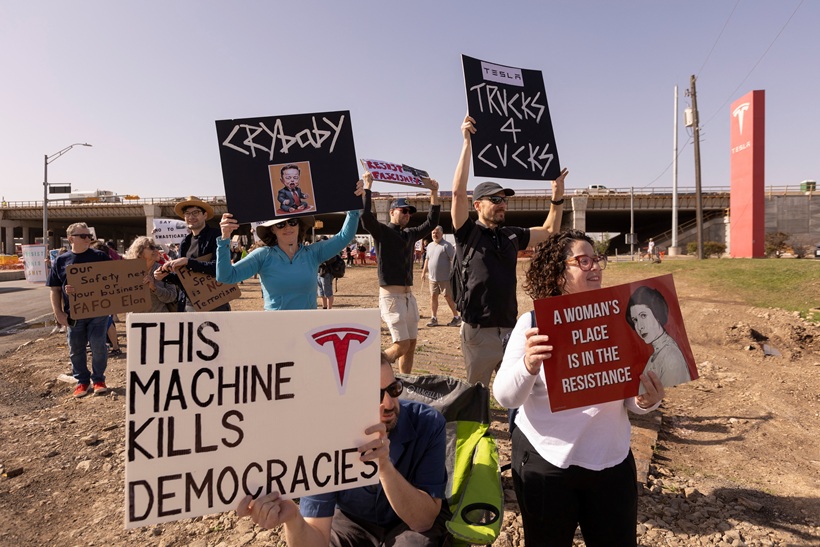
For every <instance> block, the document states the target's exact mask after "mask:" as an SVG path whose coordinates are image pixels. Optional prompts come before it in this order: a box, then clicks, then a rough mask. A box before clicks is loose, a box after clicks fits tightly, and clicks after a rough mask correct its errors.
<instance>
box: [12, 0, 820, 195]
mask: <svg viewBox="0 0 820 547" xmlns="http://www.w3.org/2000/svg"><path fill="white" fill-rule="evenodd" d="M795 10H797V11H796V13H795ZM792 15H793V17H792ZM790 17H792V18H791V21H790V22H789V23H788V25H786V26H785V29H784V28H783V26H784V25H785V24H786V22H787V21H788V20H789V18H790ZM727 21H728V22H727ZM818 27H820V2H815V1H813V0H803V1H802V2H801V0H779V1H752V0H742V1H739V2H738V1H737V0H725V1H724V0H708V1H701V0H691V1H687V2H665V1H659V0H654V1H624V2H620V1H614V0H612V1H607V2H584V1H567V2H552V1H539V2H505V3H502V2H488V1H469V2H468V1H451V2H450V1H435V2H432V1H424V0H422V1H416V2H403V3H398V2H383V1H382V2H356V1H351V2H314V1H298V2H287V3H286V2H277V1H265V2H263V1H258V0H249V1H234V2H227V1H223V2H216V1H210V0H203V1H196V2H195V1H188V0H185V1H171V0H164V1H155V0H148V1H141V2H126V1H121V2H111V1H109V0H105V1H84V0H77V1H74V2H57V1H37V2H20V1H14V0H0V67H2V79H0V194H2V196H3V197H4V198H5V199H6V200H10V201H12V200H40V199H42V190H43V187H42V181H43V155H44V154H53V153H54V152H57V151H58V150H60V149H62V148H64V147H65V146H68V145H69V144H72V143H75V142H88V143H91V144H92V145H93V148H75V149H73V150H71V151H70V152H69V153H68V154H66V155H65V156H63V157H61V158H60V159H59V160H56V161H55V162H54V163H52V164H51V165H50V166H49V182H52V183H61V182H67V183H71V184H72V185H73V187H74V189H75V190H91V189H96V188H100V189H106V190H113V191H115V192H118V193H121V194H138V195H140V196H142V197H161V196H184V195H189V194H197V195H222V194H224V187H223V183H222V174H221V170H220V164H219V152H218V147H217V140H216V132H215V128H214V121H215V120H218V119H226V118H241V117H255V116H272V115H284V114H297V113H306V112H323V111H332V110H350V111H351V121H352V124H353V132H354V137H355V141H356V153H357V155H358V157H360V158H361V157H369V158H376V159H384V160H389V161H397V162H404V163H408V164H410V165H413V166H416V167H419V168H422V169H426V170H428V171H429V172H430V173H431V176H433V177H434V178H436V179H438V180H439V182H440V183H441V185H442V188H443V189H449V187H450V185H451V183H452V176H453V170H454V168H455V164H456V161H457V158H458V154H459V151H460V147H461V136H460V132H459V126H460V123H461V120H462V118H463V117H464V114H465V112H466V99H465V92H464V85H463V79H462V72H461V61H460V55H461V54H462V53H464V54H467V55H470V56H472V57H477V58H480V59H484V60H487V61H491V62H495V63H498V64H505V65H511V66H517V67H523V68H530V69H538V70H541V71H543V73H544V79H545V84H546V89H547V94H548V100H549V106H550V112H551V115H552V119H553V125H554V130H555V136H556V143H557V147H558V151H559V154H560V157H561V163H562V165H563V166H566V167H569V169H570V176H569V178H568V179H567V184H568V186H569V187H570V188H578V187H584V186H587V185H589V184H604V185H606V186H609V187H613V188H629V187H630V186H634V187H635V188H647V187H651V188H669V187H671V183H672V171H671V169H668V168H669V167H670V165H671V162H672V155H673V148H672V138H673V115H674V111H673V89H674V86H675V85H678V86H679V88H680V99H679V100H680V110H681V113H680V119H681V123H680V130H679V143H680V148H681V151H680V159H679V184H680V186H681V187H693V186H694V167H693V165H694V160H693V149H692V145H691V139H690V138H689V132H688V130H686V129H685V128H684V127H683V123H682V111H683V108H685V107H686V106H688V104H689V101H688V99H687V98H686V97H685V93H684V92H685V90H686V89H688V87H689V77H690V75H692V74H697V76H698V81H697V90H698V106H699V110H700V116H701V123H702V126H703V130H702V148H701V155H702V176H703V185H704V186H705V187H718V186H722V187H726V186H728V185H729V175H730V173H729V120H730V113H729V104H730V103H731V102H732V101H734V100H736V99H737V98H739V97H740V96H742V95H744V94H745V93H747V92H748V91H751V90H753V89H764V90H766V111H767V119H766V138H767V153H766V184H767V185H774V186H785V185H794V186H796V185H798V184H799V183H800V181H802V180H804V179H817V178H820V146H818V145H819V144H820V137H818V128H820V107H818V106H817V104H816V103H817V101H818V89H820V85H818V84H819V83H820V70H818V59H820V40H818V38H817V29H818ZM781 29H782V33H780V32H781ZM778 33H780V35H779V36H778ZM718 37H720V38H719V39H718ZM767 49H768V51H767ZM755 64H757V66H756V68H754V70H753V71H752V68H753V67H755ZM750 71H752V72H751V74H750V75H749V72H750ZM747 75H748V78H747V79H746V80H745V82H744V78H746V77H747ZM738 86H739V87H738ZM687 142H688V143H689V144H687ZM477 182H479V181H477V180H472V179H471V181H470V187H473V186H474V185H475V184H477ZM379 184H380V183H377V186H376V189H382V188H379ZM510 185H511V186H513V187H514V188H537V187H539V185H540V183H533V182H514V181H513V182H511V183H510ZM385 188H386V186H385ZM395 189H396V190H401V188H395Z"/></svg>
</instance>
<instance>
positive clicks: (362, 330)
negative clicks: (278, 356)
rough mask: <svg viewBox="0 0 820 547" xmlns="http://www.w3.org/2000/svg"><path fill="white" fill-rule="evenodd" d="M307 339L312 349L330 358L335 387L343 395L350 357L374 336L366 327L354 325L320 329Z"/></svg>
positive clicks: (365, 345)
mask: <svg viewBox="0 0 820 547" xmlns="http://www.w3.org/2000/svg"><path fill="white" fill-rule="evenodd" d="M307 339H308V341H309V342H310V343H311V344H312V345H313V347H314V349H316V350H318V351H320V352H321V353H324V354H325V355H327V356H328V357H329V358H330V363H331V364H332V365H333V373H334V375H335V377H336V386H337V387H338V389H339V393H344V392H345V387H346V386H347V375H348V373H349V372H350V368H349V367H348V365H349V363H350V357H351V356H352V355H353V354H354V353H356V352H357V351H360V350H362V349H364V348H366V347H367V346H368V345H370V343H371V342H372V341H373V340H374V339H375V336H373V333H372V332H371V331H370V330H369V329H367V328H366V327H362V326H361V325H356V326H339V327H330V328H328V327H322V328H320V329H317V330H315V331H312V332H309V333H307Z"/></svg>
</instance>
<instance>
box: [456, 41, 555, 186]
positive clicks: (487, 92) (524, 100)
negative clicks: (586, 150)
mask: <svg viewBox="0 0 820 547" xmlns="http://www.w3.org/2000/svg"><path fill="white" fill-rule="evenodd" d="M461 61H462V65H463V67H464V83H465V85H466V88H467V109H468V112H469V114H470V116H472V118H473V119H474V120H475V122H476V130H477V131H476V132H475V134H474V135H472V147H473V174H474V175H475V176H477V177H494V178H502V179H522V180H555V179H557V178H558V176H559V175H560V174H561V164H560V162H559V161H558V149H557V148H556V146H555V135H554V134H553V131H552V119H551V118H550V111H549V107H548V106H547V92H546V89H545V88H544V77H543V75H542V74H541V71H539V70H528V69H525V68H515V67H508V66H502V65H497V64H493V63H489V62H487V61H482V60H480V59H474V58H472V57H467V56H466V55H462V56H461Z"/></svg>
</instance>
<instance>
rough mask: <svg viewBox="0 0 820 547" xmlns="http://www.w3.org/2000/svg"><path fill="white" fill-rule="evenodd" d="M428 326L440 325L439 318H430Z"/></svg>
mask: <svg viewBox="0 0 820 547" xmlns="http://www.w3.org/2000/svg"><path fill="white" fill-rule="evenodd" d="M427 326H428V327H438V319H436V318H435V317H433V318H432V319H430V321H429V322H428V323H427Z"/></svg>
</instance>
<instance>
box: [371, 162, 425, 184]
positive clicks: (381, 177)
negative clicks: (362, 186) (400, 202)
mask: <svg viewBox="0 0 820 547" xmlns="http://www.w3.org/2000/svg"><path fill="white" fill-rule="evenodd" d="M360 161H361V162H362V167H364V168H365V169H366V170H368V171H370V174H371V175H373V180H378V181H382V182H394V183H396V184H406V185H408V186H422V187H423V186H424V183H423V182H422V180H421V179H422V178H425V177H429V176H430V175H429V174H427V171H422V170H421V169H416V168H415V167H410V166H409V165H404V164H400V163H390V162H389V161H381V160H360Z"/></svg>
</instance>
